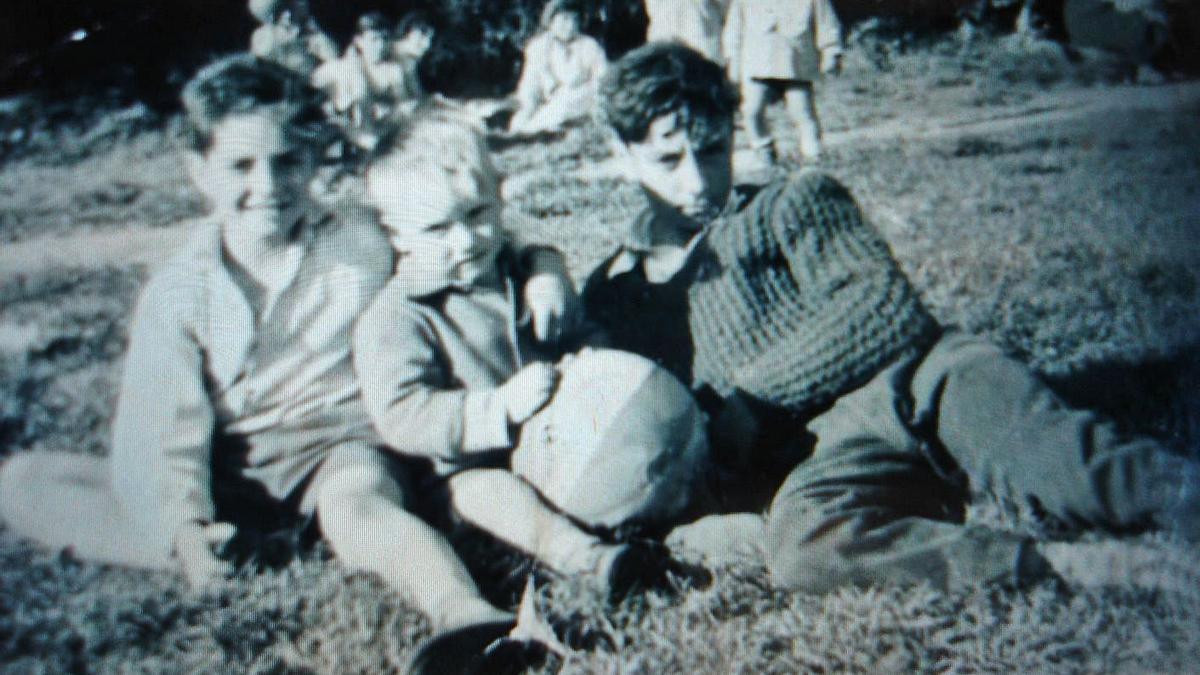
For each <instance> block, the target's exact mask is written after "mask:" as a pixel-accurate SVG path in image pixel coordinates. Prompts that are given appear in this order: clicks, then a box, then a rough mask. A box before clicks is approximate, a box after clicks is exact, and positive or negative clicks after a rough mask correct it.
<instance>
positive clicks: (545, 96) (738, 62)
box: [250, 0, 842, 163]
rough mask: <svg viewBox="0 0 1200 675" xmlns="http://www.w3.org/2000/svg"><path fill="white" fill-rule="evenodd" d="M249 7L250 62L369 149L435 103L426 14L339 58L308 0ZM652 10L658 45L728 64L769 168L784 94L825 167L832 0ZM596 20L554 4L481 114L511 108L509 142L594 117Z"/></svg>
mask: <svg viewBox="0 0 1200 675" xmlns="http://www.w3.org/2000/svg"><path fill="white" fill-rule="evenodd" d="M250 7H251V11H252V13H254V15H255V16H256V17H257V18H258V19H259V20H260V21H262V22H263V25H262V26H261V27H260V28H259V29H258V30H257V31H256V32H255V33H254V36H253V38H252V40H251V52H252V53H253V54H255V55H258V56H260V57H262V58H265V59H268V60H272V61H275V62H277V63H280V64H281V65H284V66H285V67H288V68H291V69H292V70H295V71H296V72H298V73H300V74H302V75H304V76H306V77H310V78H311V81H312V83H313V85H314V86H316V87H317V88H318V89H321V90H322V91H324V92H326V93H327V94H328V95H329V97H330V105H331V108H332V111H333V112H334V113H335V114H336V115H337V116H338V118H340V119H342V120H343V122H344V125H345V126H346V128H347V129H349V130H352V131H354V132H355V133H354V134H352V136H354V137H356V138H358V139H359V140H360V144H363V145H367V146H369V145H370V144H371V143H373V142H374V141H375V140H376V139H377V138H378V136H379V134H380V133H382V131H381V130H382V129H386V128H387V127H388V126H389V125H391V124H394V123H395V122H396V116H398V115H403V114H405V113H406V112H408V111H411V110H412V109H413V108H414V107H415V105H417V104H418V103H419V102H420V101H421V100H422V99H423V98H424V96H425V91H424V89H423V87H422V85H421V81H420V77H419V76H418V73H417V64H418V63H419V62H420V60H421V59H422V58H423V57H424V55H425V54H426V53H427V52H428V50H429V48H430V45H431V43H432V40H433V38H434V36H435V29H434V26H433V23H432V22H431V21H430V20H429V18H428V17H427V16H425V15H424V14H422V13H420V12H413V13H410V14H407V15H405V16H404V17H403V18H402V19H401V20H400V22H399V23H398V24H397V25H395V26H394V27H393V26H392V25H391V22H390V21H389V20H388V19H387V18H385V17H384V16H383V15H382V14H379V13H377V12H373V13H370V14H366V15H364V16H362V17H361V18H360V19H359V21H358V25H357V32H356V34H355V36H354V38H353V39H352V41H351V44H350V46H349V47H347V49H346V50H345V53H344V54H342V55H341V56H338V55H337V54H336V47H335V46H334V44H333V42H332V41H331V40H330V39H329V38H328V37H326V36H325V35H324V34H323V33H321V31H320V29H319V28H317V27H316V25H315V23H314V22H313V20H312V19H311V17H310V15H309V12H308V8H307V6H306V2H305V0H290V1H289V0H253V1H252V2H251V3H250ZM645 9H646V15H647V17H648V18H649V26H648V28H647V39H648V40H649V41H657V42H666V41H678V42H680V43H682V44H685V45H687V46H689V47H692V48H693V49H696V50H697V51H699V52H700V53H701V54H704V55H705V56H706V57H707V58H709V59H712V60H713V61H716V62H718V63H722V64H724V65H725V67H726V71H727V73H728V75H729V77H730V79H731V80H732V81H733V82H734V83H735V84H736V85H737V86H738V87H739V89H740V91H741V97H742V106H741V111H740V112H741V115H742V119H743V123H744V126H745V131H746V136H747V139H748V142H749V145H750V147H751V148H752V149H753V150H754V152H755V154H756V155H757V156H758V158H759V159H760V160H761V161H763V162H766V163H773V162H774V161H775V160H776V158H777V148H776V140H775V138H774V136H773V134H772V133H770V131H769V129H768V126H767V124H766V121H765V119H764V117H765V115H764V113H765V110H766V106H767V104H768V102H769V101H770V98H771V96H773V95H778V96H781V97H782V98H783V100H784V102H785V105H786V110H787V112H788V115H789V117H790V118H791V120H792V121H793V123H794V125H795V129H796V135H797V138H798V143H797V146H796V149H795V151H786V150H785V152H784V153H783V154H785V155H787V156H789V157H793V158H799V159H803V160H807V161H813V160H816V159H818V158H819V157H820V154H821V127H820V123H819V121H818V117H817V110H816V104H815V99H814V96H815V94H814V84H815V82H817V80H819V79H820V77H821V75H823V74H826V73H835V72H837V71H838V70H839V68H840V57H841V41H842V35H841V26H840V24H839V22H838V19H837V15H836V13H835V12H834V10H833V6H832V5H831V3H830V0H801V1H797V2H788V3H778V2H774V1H773V0H646V4H645ZM586 14H587V6H586V4H585V3H583V2H582V1H581V0H549V1H548V2H547V3H546V5H545V7H544V9H543V12H542V16H541V22H540V30H539V31H538V33H537V34H536V35H534V36H533V37H532V38H530V40H529V41H528V43H526V45H525V49H524V59H523V62H522V67H521V75H520V79H519V82H518V84H517V88H516V91H515V92H514V93H513V95H512V97H511V98H510V99H508V100H506V101H503V102H501V103H499V104H497V105H493V106H487V107H486V108H483V109H481V112H482V113H483V114H484V115H491V114H493V113H495V112H498V111H499V110H501V109H508V110H510V111H511V113H512V114H511V117H510V118H509V122H508V125H507V133H508V134H509V135H511V136H513V137H530V136H536V135H538V134H542V133H553V132H557V131H559V130H561V129H562V128H563V127H564V125H566V124H569V123H571V122H573V121H577V120H580V119H584V118H586V117H588V116H590V115H591V114H592V112H593V110H594V108H595V100H596V89H597V87H598V86H599V82H600V79H601V77H602V76H603V74H604V71H605V68H606V67H607V64H608V61H607V57H606V56H605V53H604V49H603V48H602V47H601V46H600V44H599V43H598V42H597V41H596V40H595V39H594V38H592V37H590V36H588V35H585V34H583V33H582V32H581V30H580V29H581V22H582V20H583V18H584V17H585V16H586Z"/></svg>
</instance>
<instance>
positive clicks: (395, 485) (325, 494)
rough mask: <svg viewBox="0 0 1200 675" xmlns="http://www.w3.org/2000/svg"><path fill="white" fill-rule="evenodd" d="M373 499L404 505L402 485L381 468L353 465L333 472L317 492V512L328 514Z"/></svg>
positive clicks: (322, 482)
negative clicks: (382, 499)
mask: <svg viewBox="0 0 1200 675" xmlns="http://www.w3.org/2000/svg"><path fill="white" fill-rule="evenodd" d="M370 497H381V498H386V499H388V500H389V501H393V502H396V503H401V502H402V501H403V498H404V494H403V491H402V490H401V487H400V483H399V482H398V481H397V480H396V479H395V478H394V477H393V476H392V475H390V473H389V472H388V471H387V470H386V469H385V468H384V467H382V466H372V465H354V466H343V467H338V468H337V469H334V470H332V471H331V472H330V473H329V474H328V475H327V476H324V477H322V479H321V482H320V485H319V486H318V488H317V509H318V511H328V510H329V509H334V508H338V507H345V506H347V505H351V504H354V503H356V502H357V501H358V500H360V499H363V498H370Z"/></svg>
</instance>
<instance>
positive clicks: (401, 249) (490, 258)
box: [367, 164, 503, 287]
mask: <svg viewBox="0 0 1200 675" xmlns="http://www.w3.org/2000/svg"><path fill="white" fill-rule="evenodd" d="M367 197H368V198H369V199H370V200H371V203H372V204H373V205H374V206H375V208H376V209H378V211H379V216H380V220H381V221H382V222H383V225H384V227H385V228H386V229H387V230H388V232H389V233H390V236H391V241H392V247H393V248H394V249H396V251H397V253H399V254H400V255H401V256H402V257H403V264H404V269H405V273H406V274H417V275H420V276H421V278H422V279H423V280H425V281H431V280H437V281H438V282H439V284H446V285H453V286H460V287H464V286H470V285H471V284H475V283H478V282H485V281H487V280H489V279H491V278H492V277H494V274H495V271H496V256H497V254H499V252H500V248H501V245H502V243H503V230H502V228H501V225H500V211H501V208H500V206H501V205H500V197H499V192H498V189H497V178H496V176H495V175H494V173H493V172H491V170H490V169H486V168H479V167H470V166H465V167H459V168H455V169H453V170H450V169H440V168H435V169H434V170H432V171H428V170H426V171H414V170H412V169H405V168H397V167H389V166H387V165H386V164H385V165H382V166H376V167H373V168H372V169H371V170H370V171H369V172H368V173H367Z"/></svg>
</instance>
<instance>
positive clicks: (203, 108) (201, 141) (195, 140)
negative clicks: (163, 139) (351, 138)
mask: <svg viewBox="0 0 1200 675" xmlns="http://www.w3.org/2000/svg"><path fill="white" fill-rule="evenodd" d="M181 98H182V100H183V110H184V112H185V113H186V122H185V127H184V139H185V142H186V143H187V145H188V147H189V148H190V149H192V150H195V151H197V152H206V151H207V150H208V149H209V146H210V145H211V144H212V136H213V131H214V130H215V129H216V128H217V125H218V124H220V123H221V121H222V120H224V119H225V118H226V117H229V116H230V115H238V114H244V113H250V112H254V111H255V110H259V109H262V108H276V109H278V110H280V111H282V112H283V116H284V119H285V120H286V121H287V123H288V124H289V125H290V127H291V130H292V131H294V132H296V133H297V134H298V135H299V136H300V137H302V138H309V139H310V140H312V142H313V143H314V144H317V143H321V142H323V141H328V140H331V139H332V137H333V134H334V132H333V128H332V127H331V126H330V125H329V123H328V122H327V121H326V120H325V114H324V111H322V110H321V104H322V103H323V102H324V95H323V94H321V92H319V91H317V90H316V89H314V88H313V87H311V86H310V85H309V84H308V82H307V81H305V79H304V78H303V77H301V76H300V75H298V74H296V73H294V72H292V71H290V70H288V69H287V68H284V67H283V66H281V65H278V64H276V63H273V62H270V61H265V60H263V59H259V58H256V57H254V56H251V55H249V54H237V55H235V56H230V57H226V58H224V59H221V60H219V61H216V62H214V63H211V64H209V65H208V66H205V67H204V68H202V69H201V70H200V72H198V73H196V75H195V76H194V77H192V79H191V80H190V81H189V82H188V83H187V84H186V85H185V86H184V88H183V95H182V96H181Z"/></svg>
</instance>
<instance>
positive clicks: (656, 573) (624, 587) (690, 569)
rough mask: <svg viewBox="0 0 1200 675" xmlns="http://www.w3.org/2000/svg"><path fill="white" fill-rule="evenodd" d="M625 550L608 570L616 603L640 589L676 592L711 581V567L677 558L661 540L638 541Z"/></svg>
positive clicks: (609, 583) (626, 546)
mask: <svg viewBox="0 0 1200 675" xmlns="http://www.w3.org/2000/svg"><path fill="white" fill-rule="evenodd" d="M624 549H625V550H623V551H621V552H620V553H618V554H617V557H616V559H614V560H613V564H612V567H610V568H609V570H608V600H609V602H611V603H613V604H616V603H618V602H620V601H621V600H623V599H625V598H626V597H628V596H630V595H632V594H634V593H637V592H647V591H659V592H665V593H674V592H676V591H677V590H679V588H680V586H682V585H689V586H694V587H697V588H703V587H705V586H708V585H709V584H710V583H712V574H711V573H709V571H708V570H706V569H704V568H703V567H700V566H699V565H691V564H688V563H685V562H682V561H679V560H676V559H675V558H674V557H672V556H671V551H670V549H668V548H667V547H666V546H664V545H663V544H661V543H659V542H656V541H650V540H636V541H631V542H629V543H628V544H625V545H624Z"/></svg>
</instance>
